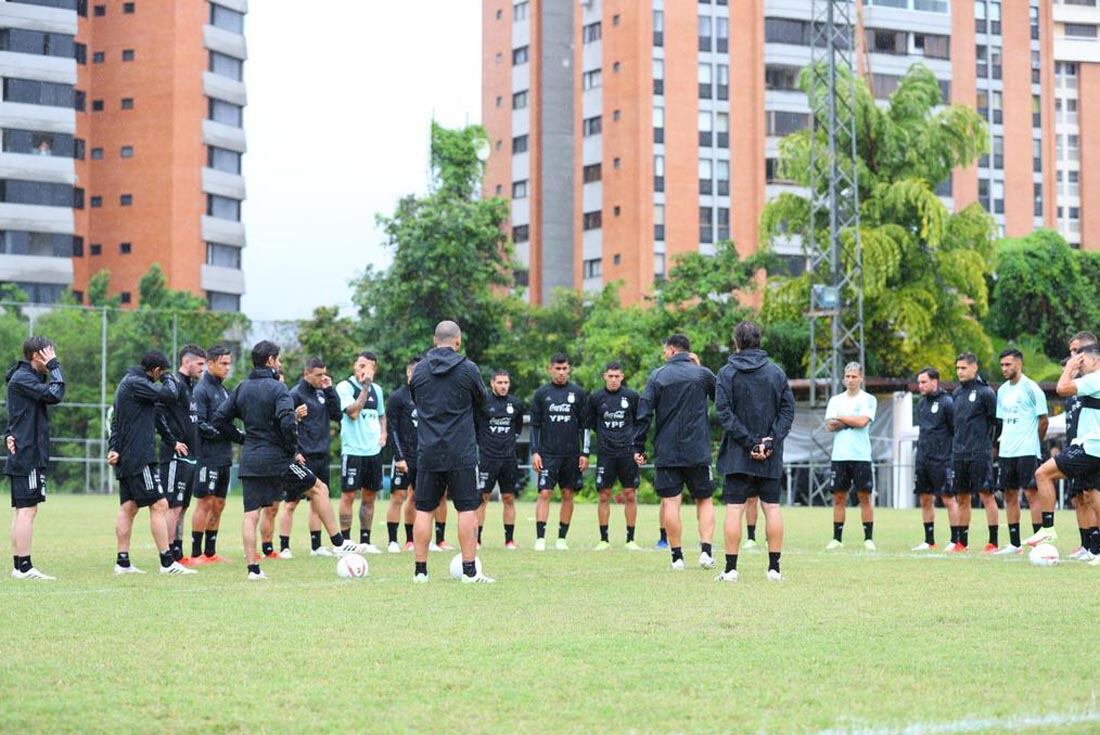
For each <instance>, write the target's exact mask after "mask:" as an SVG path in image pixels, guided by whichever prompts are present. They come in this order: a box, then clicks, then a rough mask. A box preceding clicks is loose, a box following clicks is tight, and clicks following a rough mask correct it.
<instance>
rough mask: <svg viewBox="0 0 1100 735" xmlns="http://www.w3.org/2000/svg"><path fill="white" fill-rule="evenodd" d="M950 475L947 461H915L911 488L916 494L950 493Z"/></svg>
mask: <svg viewBox="0 0 1100 735" xmlns="http://www.w3.org/2000/svg"><path fill="white" fill-rule="evenodd" d="M952 475H953V473H952V471H951V466H950V463H949V462H936V461H931V460H930V461H928V462H917V466H916V467H915V468H914V472H913V490H914V492H916V494H917V495H942V494H944V493H947V494H950V489H951V481H952Z"/></svg>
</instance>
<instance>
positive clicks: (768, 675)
mask: <svg viewBox="0 0 1100 735" xmlns="http://www.w3.org/2000/svg"><path fill="white" fill-rule="evenodd" d="M115 508H116V504H115V501H114V500H113V499H112V498H104V497H86V496H53V497H51V498H50V500H49V502H48V503H47V504H46V505H44V506H43V507H42V511H41V513H40V514H39V518H38V528H37V531H38V535H37V538H36V547H35V554H34V559H35V563H36V565H37V566H38V567H39V568H41V569H43V570H44V571H46V572H47V573H52V574H55V575H57V576H58V577H59V578H60V579H59V581H57V582H53V583H33V584H32V583H16V582H14V581H11V580H10V579H8V578H6V577H5V578H4V581H2V582H0V611H2V613H0V615H2V617H3V620H4V625H3V626H2V628H0V630H2V632H0V652H2V657H3V665H2V667H0V691H2V692H3V693H4V694H3V695H2V697H0V732H4V733H9V732H10V733H24V732H50V733H61V732H84V733H87V732H112V733H117V732H153V731H161V732H165V731H201V732H210V733H231V732H232V733H236V732H242V733H244V732H247V733H257V732H296V733H297V732H300V733H328V732H334V733H343V734H349V733H358V732H370V733H379V734H381V733H395V732H410V733H455V732H458V733H461V732H504V733H582V732H583V733H588V732H591V733H628V732H633V733H672V732H683V733H688V732H692V733H694V732H699V733H787V732H796V733H814V732H818V731H821V730H826V729H830V728H835V729H836V731H837V732H858V731H866V730H868V729H873V728H881V729H879V730H873V731H874V732H876V733H880V732H881V733H888V732H895V731H898V730H901V729H902V728H903V727H904V726H906V725H911V724H913V723H955V724H953V725H950V727H952V728H954V729H941V730H936V732H940V733H944V732H989V733H993V732H1004V731H1008V730H1011V731H1013V732H1036V733H1037V732H1040V731H1042V732H1047V733H1049V732H1066V733H1086V732H1090V733H1095V732H1097V731H1100V711H1098V710H1097V708H1096V704H1095V699H1096V696H1097V689H1098V688H1100V685H1098V683H1097V681H1098V680H1097V678H1096V665H1097V661H1098V657H1100V645H1098V643H1097V636H1096V630H1097V627H1096V626H1097V622H1098V619H1100V604H1098V599H1100V598H1098V594H1097V593H1098V592H1100V570H1097V569H1095V568H1088V567H1086V566H1084V565H1081V564H1077V563H1066V564H1063V565H1061V566H1059V567H1056V568H1054V569H1040V568H1036V567H1032V566H1031V565H1029V564H1027V563H1026V561H1022V560H1020V559H1014V560H1011V561H1006V560H1000V559H989V558H980V557H977V556H975V555H973V554H971V555H970V557H969V558H943V557H938V558H936V557H934V558H916V557H915V556H914V555H911V554H909V553H908V549H909V547H910V546H912V545H913V544H914V543H916V542H917V541H919V540H920V525H919V516H918V515H917V512H916V511H885V510H880V511H879V513H878V517H877V518H876V525H875V531H876V540H877V542H878V544H879V548H880V552H879V553H877V554H864V553H860V552H857V551H854V550H846V551H843V552H839V553H835V554H826V553H824V552H823V551H821V550H820V549H821V547H822V546H823V545H824V543H825V542H826V541H827V540H828V538H829V536H830V532H831V526H830V515H829V514H830V511H829V510H828V509H825V508H815V509H794V510H789V511H787V512H786V513H785V518H786V520H787V528H788V532H787V548H786V550H785V553H784V557H783V560H784V573H785V575H786V576H787V579H786V581H785V582H784V583H781V584H769V583H767V582H766V581H765V580H764V570H765V568H766V556H765V555H764V554H762V553H756V554H743V555H742V556H741V563H740V565H739V568H740V569H741V572H742V578H741V581H740V582H739V583H738V584H736V585H719V584H717V583H715V582H714V581H713V577H714V572H706V571H703V570H700V569H699V568H698V567H697V566H696V565H695V563H694V562H695V557H696V556H697V551H696V552H694V553H693V552H691V551H690V549H692V548H695V540H696V537H695V532H694V513H693V512H691V510H690V509H689V508H685V513H684V516H685V520H686V527H687V529H688V533H687V536H686V538H685V546H686V547H687V548H688V549H689V553H688V555H687V556H688V561H689V568H688V570H687V571H685V572H683V573H679V574H674V573H672V572H670V571H668V557H667V555H666V554H665V553H663V552H662V553H657V552H651V553H635V554H629V553H627V552H624V551H623V550H622V549H621V544H622V533H623V522H622V516H621V511H620V510H619V509H618V508H616V509H615V514H614V515H613V516H612V540H613V541H614V543H615V544H616V546H617V547H618V548H615V549H613V550H612V551H610V552H607V553H602V554H597V553H594V552H591V551H587V550H585V549H587V548H590V547H591V545H592V544H594V543H595V541H597V540H598V534H597V530H596V522H595V508H594V507H592V506H580V507H579V508H578V513H577V515H576V517H575V519H574V524H573V528H572V530H571V532H570V543H571V545H572V547H573V550H572V551H570V552H568V553H560V552H554V551H548V552H546V553H544V554H536V553H534V552H532V551H531V550H530V546H531V541H532V540H533V535H534V523H533V510H534V509H533V506H531V505H529V504H522V505H521V506H520V509H519V510H520V512H519V532H518V534H517V535H518V541H519V542H520V544H521V545H522V546H523V548H522V549H520V550H519V551H515V552H506V551H504V550H503V549H502V548H501V545H502V531H501V526H500V506H499V505H495V504H494V505H491V506H490V509H489V516H490V518H489V523H488V525H487V527H486V548H485V549H484V550H483V551H482V552H481V558H482V559H483V561H484V562H485V569H486V571H487V572H488V573H489V574H491V575H493V576H495V577H497V579H498V584H496V585H494V586H482V585H478V586H474V587H469V586H464V585H460V584H458V583H457V582H455V581H454V580H452V579H450V577H449V575H448V573H447V562H448V561H449V558H450V557H449V555H443V554H435V555H433V556H432V559H431V570H432V574H433V578H432V582H431V584H428V585H426V586H413V585H412V584H411V573H412V560H411V558H410V556H411V555H408V554H402V555H392V556H391V555H388V554H384V555H381V556H372V557H369V562H370V577H369V579H367V580H362V581H355V582H348V581H340V580H337V579H336V577H335V574H334V562H333V560H330V559H320V558H310V557H309V556H308V555H306V556H304V557H299V558H297V559H294V560H291V561H279V562H268V563H266V564H265V569H266V571H267V572H268V574H269V575H270V576H271V580H270V581H268V582H266V583H248V582H247V581H246V580H245V577H244V571H243V570H244V567H243V564H242V563H241V558H242V553H241V549H240V544H239V541H238V538H239V528H240V501H239V496H238V497H232V498H231V500H230V505H229V510H228V511H227V513H226V517H225V521H224V523H223V529H224V530H223V532H222V535H221V539H220V546H221V549H220V550H221V551H222V553H224V554H226V555H230V556H232V557H233V559H234V561H235V562H236V563H235V564H234V565H232V566H223V567H217V568H204V569H203V570H202V571H201V572H200V574H198V575H195V576H193V577H187V578H179V577H172V578H162V577H161V576H160V575H157V574H155V573H154V574H150V575H146V576H142V577H137V576H136V575H135V576H132V577H124V578H115V577H114V576H113V575H112V574H111V569H112V565H113V561H114V533H113V521H114V513H115ZM556 513H557V508H556V507H555V508H554V510H553V514H554V515H552V521H556ZM721 516H722V511H721V510H719V527H721V526H720V523H721ZM304 518H305V514H304V513H300V514H299V517H298V519H297V520H298V524H299V525H298V526H297V527H296V529H295V533H296V536H295V539H294V543H295V546H296V549H297V551H298V552H302V551H303V550H307V549H308V543H307V537H306V532H305V528H304ZM1058 522H1059V533H1060V534H1061V535H1062V538H1063V542H1062V543H1061V544H1060V546H1061V548H1062V551H1063V553H1064V552H1066V551H1068V550H1069V549H1070V548H1071V547H1072V546H1074V545H1075V544H1074V543H1073V542H1074V541H1075V540H1076V535H1077V534H1076V529H1075V527H1074V523H1073V518H1072V515H1071V514H1070V513H1060V514H1059V518H1058ZM939 524H940V525H939V527H938V528H937V531H938V532H939V534H940V538H941V540H942V537H943V534H944V533H945V532H946V527H945V525H944V520H943V519H939ZM453 527H454V523H453V515H452V523H451V525H450V526H449V528H448V537H449V539H450V540H451V541H452V542H453V541H454V540H455V539H454V530H453ZM551 528H556V522H552V523H551ZM656 531H657V524H656V509H655V508H653V507H643V509H642V516H641V520H640V523H639V541H640V542H643V543H644V544H645V545H647V546H649V545H652V543H653V542H654V541H655V538H656ZM375 533H376V534H377V535H381V536H382V538H383V539H384V538H385V525H384V522H382V521H381V520H379V521H376V528H375ZM1002 533H1004V530H1003V529H1002ZM553 535H554V534H553V533H551V536H553ZM762 536H763V534H761V537H762ZM860 536H861V533H860V531H859V524H858V518H857V517H856V515H855V514H854V513H853V512H849V522H848V540H849V541H851V542H858V540H859V539H860ZM984 537H985V531H984V529H978V530H976V531H973V532H972V541H974V542H977V541H981V542H983V543H984V540H985V538H984ZM850 545H851V546H853V547H855V546H857V545H858V543H851V544H850ZM976 545H977V546H980V545H981V544H980V543H976ZM721 552H722V549H721V544H720V543H719V544H717V546H716V556H718V557H719V558H721ZM132 555H133V557H134V560H135V562H136V563H137V564H138V565H139V566H141V567H143V568H145V569H147V570H148V571H150V572H155V568H156V565H157V561H156V555H155V553H154V551H153V548H152V543H151V541H150V537H149V532H148V523H147V521H146V516H145V515H144V514H143V515H141V516H140V517H139V523H138V524H137V526H136V528H135V544H134V547H133V552H132ZM1071 713H1076V714H1078V715H1081V714H1084V715H1085V717H1087V718H1089V720H1088V721H1085V722H1078V723H1077V724H1074V725H1059V724H1058V722H1057V721H1055V722H1053V723H1048V724H1046V725H1043V726H1041V727H1038V726H1036V727H1031V728H1029V727H1027V726H1026V725H1013V726H1011V727H1010V726H1009V725H1007V724H1005V721H1008V720H1011V719H1012V718H1016V717H1025V716H1028V717H1035V716H1043V715H1056V716H1061V715H1065V714H1071ZM972 718H993V720H994V721H993V722H991V723H986V724H985V725H984V726H983V725H982V724H981V723H971V724H972V726H969V728H970V729H967V728H968V725H967V724H966V723H965V722H961V721H964V720H970V719H972ZM983 727H984V729H983ZM923 731H926V730H922V729H920V728H918V729H913V730H908V731H906V732H909V733H917V732H923Z"/></svg>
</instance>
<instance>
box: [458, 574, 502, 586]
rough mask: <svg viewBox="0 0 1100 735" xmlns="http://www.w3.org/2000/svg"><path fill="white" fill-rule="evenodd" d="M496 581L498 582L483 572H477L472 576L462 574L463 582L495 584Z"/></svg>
mask: <svg viewBox="0 0 1100 735" xmlns="http://www.w3.org/2000/svg"><path fill="white" fill-rule="evenodd" d="M495 583H496V580H495V579H493V578H492V577H486V576H485V575H484V574H482V573H481V572H478V573H477V574H475V575H474V576H472V577H467V576H466V575H465V574H463V575H462V584H495Z"/></svg>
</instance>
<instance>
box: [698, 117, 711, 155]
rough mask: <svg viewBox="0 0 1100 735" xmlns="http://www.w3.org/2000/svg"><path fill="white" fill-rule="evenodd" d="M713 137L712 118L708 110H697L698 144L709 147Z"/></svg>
mask: <svg viewBox="0 0 1100 735" xmlns="http://www.w3.org/2000/svg"><path fill="white" fill-rule="evenodd" d="M713 139H714V118H713V117H711V113H710V110H699V145H701V146H703V147H705V148H709V147H710V146H711V144H712V142H713Z"/></svg>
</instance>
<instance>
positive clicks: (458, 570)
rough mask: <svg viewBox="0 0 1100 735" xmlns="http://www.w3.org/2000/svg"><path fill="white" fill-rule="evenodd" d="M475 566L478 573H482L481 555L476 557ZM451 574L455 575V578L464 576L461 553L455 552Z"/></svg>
mask: <svg viewBox="0 0 1100 735" xmlns="http://www.w3.org/2000/svg"><path fill="white" fill-rule="evenodd" d="M474 567H476V568H477V573H478V574H481V558H480V557H477V556H475V557H474ZM451 576H452V577H454V578H455V579H461V578H462V554H461V553H459V554H455V555H454V558H453V559H451Z"/></svg>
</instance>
